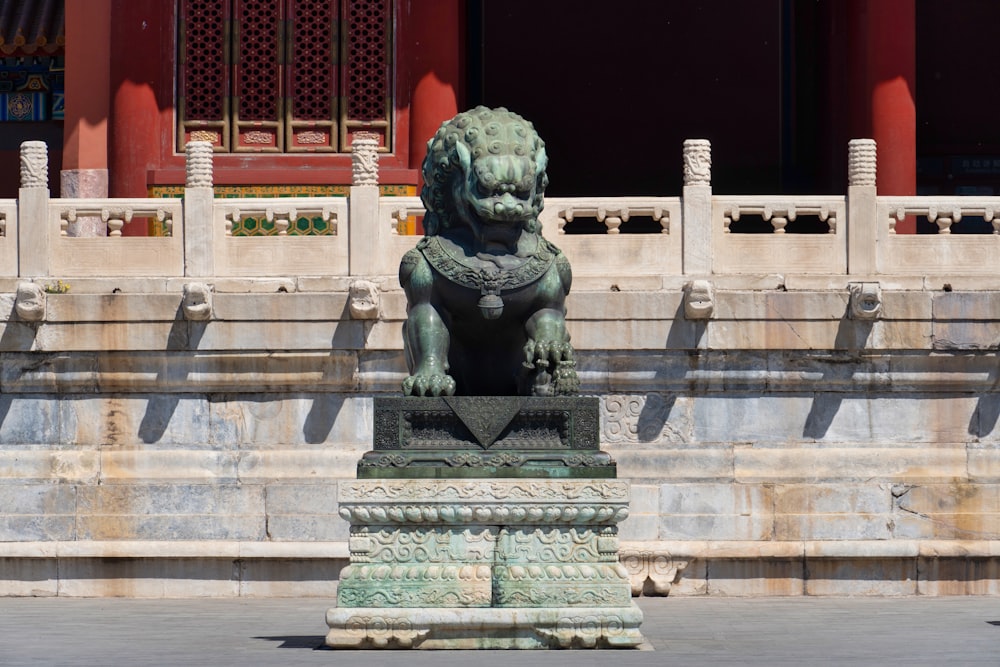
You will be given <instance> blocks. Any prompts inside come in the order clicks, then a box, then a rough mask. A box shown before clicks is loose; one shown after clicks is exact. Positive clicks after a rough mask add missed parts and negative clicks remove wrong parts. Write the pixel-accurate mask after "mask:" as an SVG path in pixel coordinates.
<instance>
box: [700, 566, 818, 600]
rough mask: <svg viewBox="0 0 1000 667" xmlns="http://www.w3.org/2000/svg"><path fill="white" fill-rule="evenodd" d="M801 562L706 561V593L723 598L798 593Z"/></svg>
mask: <svg viewBox="0 0 1000 667" xmlns="http://www.w3.org/2000/svg"><path fill="white" fill-rule="evenodd" d="M804 580H805V576H804V572H803V564H802V561H790V560H751V559H746V560H739V559H736V560H714V561H711V562H709V563H708V576H707V591H706V592H707V594H708V595H723V596H727V597H759V596H775V595H802V594H803V592H804Z"/></svg>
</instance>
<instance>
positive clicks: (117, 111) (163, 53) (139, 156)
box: [109, 0, 175, 197]
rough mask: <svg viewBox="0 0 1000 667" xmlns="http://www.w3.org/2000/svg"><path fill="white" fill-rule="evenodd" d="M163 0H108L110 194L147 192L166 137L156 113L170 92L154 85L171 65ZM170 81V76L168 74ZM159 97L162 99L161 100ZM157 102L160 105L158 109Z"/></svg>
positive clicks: (167, 15) (166, 108) (165, 105)
mask: <svg viewBox="0 0 1000 667" xmlns="http://www.w3.org/2000/svg"><path fill="white" fill-rule="evenodd" d="M162 4H165V3H163V2H162V0H112V5H113V9H114V17H115V20H114V25H113V26H112V29H111V33H112V43H113V44H114V58H112V65H111V82H112V103H111V146H110V149H109V150H110V155H109V165H110V170H111V175H110V186H111V187H110V190H111V195H112V196H114V197H146V196H147V192H148V191H147V187H148V186H147V182H146V179H147V172H148V170H149V169H150V168H152V167H154V166H156V165H157V163H158V159H159V155H160V152H161V146H160V142H161V141H164V142H170V141H171V133H170V132H169V129H170V128H169V125H168V127H167V130H168V131H167V132H165V133H162V135H163V136H161V125H160V117H161V115H162V113H164V112H166V113H168V114H169V113H170V111H171V106H170V101H169V96H168V97H166V101H163V100H161V99H160V98H163V97H164V96H163V95H162V91H161V90H159V89H161V88H162V87H163V86H162V85H160V84H158V82H160V81H161V80H162V79H163V78H164V76H165V75H166V76H168V77H169V74H170V72H169V70H167V71H166V72H164V71H163V69H164V68H163V65H162V61H163V60H167V61H168V62H169V63H170V64H171V65H172V64H173V62H174V59H175V58H174V54H173V52H172V51H171V49H172V43H170V42H169V41H168V42H166V43H164V41H163V39H162V35H163V34H164V33H165V31H166V30H167V29H169V28H172V26H170V25H165V24H166V23H168V22H169V21H170V17H171V16H172V14H171V13H170V12H164V11H162V7H161V5H162ZM168 80H169V82H170V83H172V77H169V78H168ZM161 102H162V103H161ZM161 107H162V109H161Z"/></svg>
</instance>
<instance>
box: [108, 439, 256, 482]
mask: <svg viewBox="0 0 1000 667" xmlns="http://www.w3.org/2000/svg"><path fill="white" fill-rule="evenodd" d="M100 457H101V483H118V484H120V483H123V482H126V481H139V480H158V481H163V480H173V481H191V482H195V481H202V482H212V483H233V482H235V481H236V480H237V463H238V461H239V454H238V453H236V452H231V451H229V452H220V451H204V450H202V451H188V450H182V449H162V450H153V451H148V450H144V449H142V448H121V449H115V450H105V451H102V452H101V454H100Z"/></svg>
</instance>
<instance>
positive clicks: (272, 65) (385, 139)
mask: <svg viewBox="0 0 1000 667" xmlns="http://www.w3.org/2000/svg"><path fill="white" fill-rule="evenodd" d="M391 14H392V0H180V12H179V16H180V30H179V37H180V38H179V40H178V43H179V45H180V53H179V58H178V62H179V63H180V68H179V72H178V78H179V85H178V98H179V99H178V105H177V115H178V130H179V131H178V150H183V146H184V144H185V143H186V142H187V141H190V140H203V141H204V140H207V141H211V142H212V143H213V144H214V145H215V146H216V150H219V151H233V152H237V151H238V152H269V151H270V152H295V151H299V152H304V151H308V152H322V151H326V152H349V151H350V141H351V138H352V135H353V133H354V132H355V131H360V130H364V131H367V132H375V133H377V134H379V135H380V136H381V137H382V142H381V143H382V147H383V150H389V148H390V146H389V141H390V140H389V137H390V136H391V135H390V120H391V112H392V92H391V88H390V81H391V73H392V72H391V68H392V59H391V53H392V34H391V27H392V20H391Z"/></svg>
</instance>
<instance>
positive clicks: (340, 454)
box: [238, 445, 366, 482]
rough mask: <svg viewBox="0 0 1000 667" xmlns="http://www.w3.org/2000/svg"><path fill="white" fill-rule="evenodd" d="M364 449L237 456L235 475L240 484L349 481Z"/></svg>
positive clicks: (279, 451)
mask: <svg viewBox="0 0 1000 667" xmlns="http://www.w3.org/2000/svg"><path fill="white" fill-rule="evenodd" d="M365 448H366V447H365V446H364V445H356V446H348V445H344V446H340V447H338V448H337V449H332V448H328V447H323V448H320V449H312V448H286V449H272V450H266V449H258V450H254V451H252V452H245V453H243V454H242V455H241V456H240V459H239V467H238V474H239V478H240V480H242V481H244V482H249V481H260V482H268V481H272V480H277V481H300V480H335V479H339V480H343V479H353V478H354V477H355V475H356V472H357V464H358V459H359V458H361V455H362V454H363V453H364V451H365Z"/></svg>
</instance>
